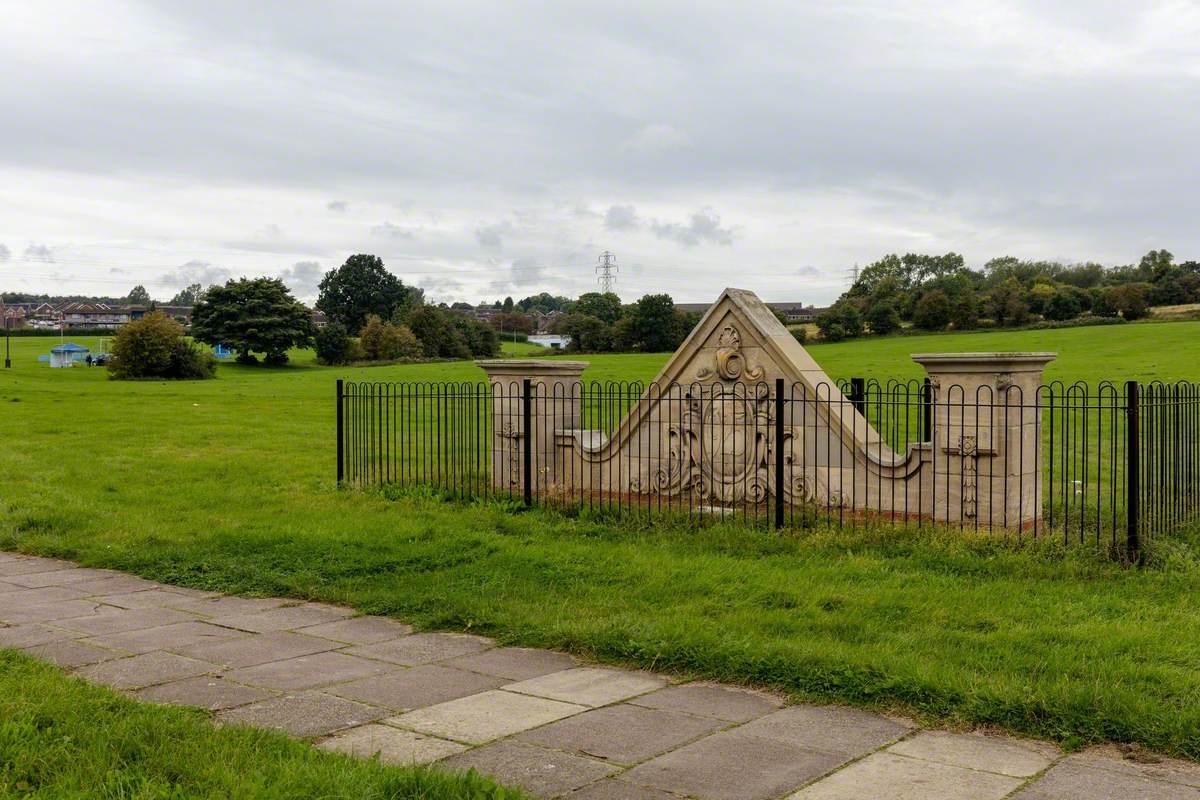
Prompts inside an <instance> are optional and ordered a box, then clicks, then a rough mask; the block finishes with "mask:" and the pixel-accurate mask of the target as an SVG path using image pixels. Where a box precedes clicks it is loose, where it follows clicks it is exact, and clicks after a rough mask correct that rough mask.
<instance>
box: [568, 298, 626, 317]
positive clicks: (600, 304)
mask: <svg viewBox="0 0 1200 800" xmlns="http://www.w3.org/2000/svg"><path fill="white" fill-rule="evenodd" d="M571 311H572V312H574V313H576V314H587V315H589V316H592V317H595V318H596V319H598V320H600V321H601V322H607V323H608V324H609V325H611V324H613V323H614V322H616V321H617V320H618V319H620V318H621V298H620V297H617V295H616V293H615V292H584V293H583V294H581V295H579V299H578V300H576V301H575V306H574V307H573V308H572V309H571Z"/></svg>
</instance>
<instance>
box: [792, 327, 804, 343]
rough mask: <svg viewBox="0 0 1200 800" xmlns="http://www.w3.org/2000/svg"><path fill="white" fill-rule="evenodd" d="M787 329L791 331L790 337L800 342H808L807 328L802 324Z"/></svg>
mask: <svg viewBox="0 0 1200 800" xmlns="http://www.w3.org/2000/svg"><path fill="white" fill-rule="evenodd" d="M788 331H790V332H791V334H792V338H793V339H795V340H796V341H797V342H799V343H800V344H806V343H807V342H808V328H806V327H804V326H803V325H797V326H796V327H795V328H788Z"/></svg>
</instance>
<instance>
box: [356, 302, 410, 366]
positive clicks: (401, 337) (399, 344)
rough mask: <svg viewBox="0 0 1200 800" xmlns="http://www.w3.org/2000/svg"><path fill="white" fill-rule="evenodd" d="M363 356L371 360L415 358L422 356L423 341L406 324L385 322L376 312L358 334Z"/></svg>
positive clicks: (369, 317)
mask: <svg viewBox="0 0 1200 800" xmlns="http://www.w3.org/2000/svg"><path fill="white" fill-rule="evenodd" d="M358 342H359V345H360V346H361V347H362V352H363V356H364V357H365V358H367V359H368V360H370V361H397V360H401V359H406V360H410V361H411V360H415V359H418V358H420V357H421V355H422V352H423V351H422V349H421V343H420V342H418V341H417V337H416V336H414V335H413V332H412V331H411V330H409V329H408V326H406V325H398V324H396V323H395V322H384V321H383V320H381V319H380V318H379V317H378V316H376V315H375V314H371V315H369V316H368V317H367V324H366V325H365V326H363V329H362V331H360V332H359V334H358Z"/></svg>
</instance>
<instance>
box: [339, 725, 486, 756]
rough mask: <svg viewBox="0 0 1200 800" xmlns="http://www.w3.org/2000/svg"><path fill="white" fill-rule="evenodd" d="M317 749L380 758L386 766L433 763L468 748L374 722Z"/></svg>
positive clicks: (352, 730) (349, 731) (343, 734)
mask: <svg viewBox="0 0 1200 800" xmlns="http://www.w3.org/2000/svg"><path fill="white" fill-rule="evenodd" d="M317 747H319V748H321V749H322V750H328V751H330V752H335V753H349V754H350V755H355V756H358V757H360V758H372V757H374V756H376V755H377V756H379V760H380V761H382V762H383V763H385V764H403V765H408V764H430V763H432V762H434V761H438V760H439V759H443V758H446V757H447V756H452V755H455V754H456V753H461V752H463V751H464V750H466V749H467V748H466V745H461V744H459V743H457V742H448V741H446V740H445V739H438V738H437V737H435V736H424V735H422V734H419V733H413V732H412V731H402V730H400V729H399V728H393V727H390V726H388V725H380V724H378V723H374V722H372V723H370V724H369V725H362V726H360V727H357V728H351V729H350V730H348V731H343V732H341V733H336V734H334V735H333V736H331V737H329V738H328V739H325V740H324V741H322V742H321V743H320V744H318V745H317Z"/></svg>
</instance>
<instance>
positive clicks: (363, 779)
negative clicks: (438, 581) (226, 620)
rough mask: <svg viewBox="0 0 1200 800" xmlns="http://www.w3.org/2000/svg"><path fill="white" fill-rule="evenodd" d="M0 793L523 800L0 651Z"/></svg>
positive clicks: (485, 783) (486, 785) (487, 784)
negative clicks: (137, 696) (233, 722)
mask: <svg viewBox="0 0 1200 800" xmlns="http://www.w3.org/2000/svg"><path fill="white" fill-rule="evenodd" d="M0 797H81V798H82V797H88V798H112V800H118V799H120V800H124V798H138V800H157V799H158V798H163V800H167V799H168V798H183V797H212V798H239V800H240V799H241V798H296V800H308V798H316V797H319V798H323V800H335V799H336V798H347V800H349V798H355V800H363V799H364V798H380V800H382V798H396V800H400V799H401V798H404V799H405V800H485V799H486V800H506V799H507V798H511V800H520V798H523V797H525V795H524V794H522V793H520V792H517V791H513V790H509V789H504V788H502V787H499V786H497V785H496V784H494V783H493V782H491V781H490V780H486V779H483V778H480V777H479V776H477V775H475V774H473V773H471V774H462V773H454V774H449V773H444V772H437V771H434V770H429V769H421V768H411V767H407V768H401V767H390V766H384V765H382V764H380V763H379V762H377V761H364V760H361V759H354V758H350V757H348V756H341V755H334V754H329V753H324V752H321V751H319V750H315V749H313V748H312V747H309V746H308V745H307V744H304V743H302V742H298V741H295V740H293V739H289V738H288V737H287V736H284V735H283V734H281V733H275V732H272V731H264V730H256V729H253V728H245V727H226V728H221V729H218V728H215V727H214V726H213V725H212V724H211V723H209V721H208V720H207V719H206V716H205V715H204V714H203V713H201V712H199V711H193V710H188V709H182V708H171V707H165V706H152V705H149V704H146V703H138V702H135V701H133V700H130V699H128V698H125V697H123V696H121V695H119V694H117V693H116V692H113V691H110V690H108V689H105V688H101V687H98V686H90V685H88V684H85V683H84V682H83V681H80V680H76V679H73V678H68V677H67V676H65V675H63V673H62V672H61V671H59V670H58V669H56V668H55V667H52V666H49V665H48V664H44V663H41V662H38V661H35V660H34V659H32V658H28V657H26V656H23V655H21V654H18V653H15V652H13V651H5V650H0Z"/></svg>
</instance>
